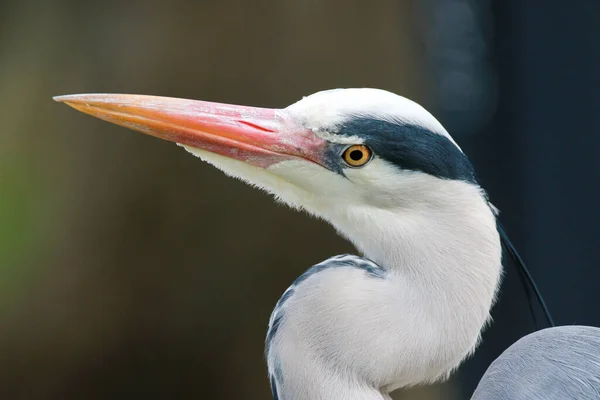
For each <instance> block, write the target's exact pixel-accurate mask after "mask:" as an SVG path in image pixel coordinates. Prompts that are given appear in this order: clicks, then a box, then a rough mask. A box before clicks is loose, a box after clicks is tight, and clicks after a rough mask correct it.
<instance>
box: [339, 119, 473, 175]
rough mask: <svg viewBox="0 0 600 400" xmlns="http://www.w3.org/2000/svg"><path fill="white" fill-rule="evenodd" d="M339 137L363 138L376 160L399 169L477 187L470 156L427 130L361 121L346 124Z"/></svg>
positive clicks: (342, 127)
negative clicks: (458, 181) (379, 159)
mask: <svg viewBox="0 0 600 400" xmlns="http://www.w3.org/2000/svg"><path fill="white" fill-rule="evenodd" d="M335 134H337V135H341V136H358V137H360V138H362V139H363V140H364V144H365V145H366V146H368V147H369V148H370V149H371V150H372V152H373V154H374V155H375V156H377V157H380V158H382V159H384V160H386V161H388V162H390V163H392V164H394V165H396V166H398V168H401V169H406V170H412V171H421V172H424V173H427V174H429V175H433V176H436V177H438V178H445V179H454V180H463V181H466V182H471V183H477V180H476V177H475V171H474V169H473V166H472V165H471V162H470V161H469V159H468V158H467V156H466V155H465V154H463V152H462V151H460V149H459V148H458V147H456V145H455V144H454V143H452V142H451V141H450V139H448V138H447V137H445V136H443V135H440V134H437V133H435V132H432V131H430V130H428V129H427V128H425V127H422V126H419V125H410V124H403V123H395V122H388V121H382V120H378V119H374V118H360V117H359V118H353V119H350V120H348V121H347V122H345V123H344V124H342V125H341V126H340V127H339V129H338V131H337V132H335Z"/></svg>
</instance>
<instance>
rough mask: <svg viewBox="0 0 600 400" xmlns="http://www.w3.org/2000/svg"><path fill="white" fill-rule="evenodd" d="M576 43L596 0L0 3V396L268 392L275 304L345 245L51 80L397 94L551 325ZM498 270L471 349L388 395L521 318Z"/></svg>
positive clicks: (572, 310)
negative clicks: (472, 183)
mask: <svg viewBox="0 0 600 400" xmlns="http://www.w3.org/2000/svg"><path fill="white" fill-rule="evenodd" d="M599 39H600V2H598V1H597V0H590V1H584V0H581V1H572V2H568V3H565V2H564V1H555V0H545V1H543V2H542V1H521V0H497V1H491V0H479V1H475V0H473V1H469V0H418V1H417V0H413V1H409V0H380V1H378V2H373V1H366V0H344V1H343V2H342V1H334V0H304V1H297V0H172V1H169V2H167V1H157V0H144V1H142V0H130V1H126V2H125V1H116V0H106V1H95V2H91V1H83V0H79V1H76V0H45V1H43V0H38V1H34V0H20V1H17V0H13V1H11V0H0V299H1V300H0V398H2V399H108V398H110V399H119V398H127V399H138V398H139V399H142V398H143V399H164V398H178V399H192V398H195V399H212V400H218V399H231V398H239V399H252V400H253V399H269V398H270V392H269V387H268V381H267V378H266V366H265V363H264V359H263V342H264V336H265V331H266V326H267V321H268V317H269V314H270V312H271V310H272V308H273V306H274V304H275V302H276V301H277V299H278V298H279V296H280V295H281V293H282V292H283V291H284V290H285V289H286V288H287V286H288V285H289V284H290V283H291V282H292V281H293V279H294V278H295V277H297V276H298V275H299V274H300V273H301V272H302V271H304V269H306V268H307V267H308V266H310V265H312V264H314V263H316V262H318V261H321V260H323V259H325V258H327V257H329V256H331V255H333V254H339V253H343V252H352V251H354V250H353V249H352V247H351V246H350V245H349V244H348V243H346V242H345V241H343V240H342V239H341V238H339V237H338V236H337V235H336V234H335V232H334V231H333V229H332V228H331V227H330V226H328V225H327V224H325V223H323V222H319V221H317V220H314V219H311V218H309V217H307V216H306V215H302V214H299V213H296V212H293V211H291V210H287V209H285V208H283V207H281V206H277V205H275V204H274V203H273V201H272V200H271V199H270V198H269V197H268V196H267V195H265V194H263V193H261V192H259V191H256V190H253V189H251V188H250V187H247V186H245V185H244V184H243V183H241V182H238V181H235V180H232V179H229V178H226V177H225V176H224V175H223V174H221V173H220V172H218V171H217V170H215V169H213V168H211V167H209V166H208V165H205V164H203V163H202V162H200V161H199V160H198V159H195V158H194V157H192V156H190V155H189V154H187V153H185V152H184V151H183V150H182V149H180V148H178V147H176V146H175V145H173V144H170V143H166V142H163V141H160V140H157V139H153V138H149V137H146V136H144V135H142V134H139V133H134V132H130V131H127V130H125V129H123V128H119V127H116V126H113V125H110V124H107V123H105V122H102V121H99V120H96V119H94V118H91V117H88V116H85V115H83V114H80V113H77V112H75V111H73V110H71V109H69V108H68V107H65V106H64V105H59V104H57V103H54V102H53V101H52V99H51V96H53V95H59V94H68V93H83V92H118V93H143V94H154V95H163V96H175V97H184V98H197V99H205V100H211V101H219V102H229V103H236V104H248V105H256V106H267V107H283V106H286V105H288V104H290V103H292V102H294V101H296V100H298V99H300V98H301V97H302V96H304V95H308V94H310V93H313V92H316V91H318V90H322V89H328V88H336V87H377V88H384V89H387V90H390V91H393V92H396V93H398V94H402V95H404V96H406V97H409V98H412V99H414V100H416V101H418V102H420V103H422V104H423V105H424V106H425V107H426V108H428V109H429V110H431V111H432V112H433V113H434V115H436V116H437V117H438V118H439V119H440V120H441V122H442V123H443V124H444V125H445V126H446V128H447V129H448V131H450V132H451V134H452V135H453V136H454V137H455V139H456V140H457V142H458V143H459V144H460V145H461V146H462V148H463V149H464V150H465V151H466V152H467V154H468V155H469V156H470V157H471V160H472V161H473V163H474V164H475V167H476V169H477V170H478V172H479V175H480V178H481V182H482V184H483V186H484V187H485V188H486V189H487V190H488V191H489V193H490V197H491V199H492V201H493V202H494V203H495V204H496V205H497V206H498V207H499V208H500V209H501V210H502V211H503V213H502V216H501V219H502V221H503V222H504V224H505V225H506V228H507V230H508V231H509V233H510V235H511V237H512V238H513V241H515V243H516V245H517V247H518V248H519V249H520V251H521V253H522V255H523V257H524V258H525V260H526V261H527V262H528V264H529V266H530V268H531V270H532V273H533V275H534V276H535V278H536V280H537V282H538V285H539V287H540V289H541V290H542V292H543V294H544V295H545V298H546V300H547V303H548V306H549V307H550V309H551V310H552V312H553V313H554V317H555V319H556V320H557V322H558V323H559V324H573V323H577V324H589V325H600V311H598V304H600V290H599V284H598V282H600V268H598V267H599V265H600V232H599V231H598V227H599V226H600V217H599V215H600V213H599V212H598V204H599V203H600V189H599V186H598V183H599V182H600V180H599V179H600V42H599ZM506 271H507V272H506V278H505V282H504V284H503V290H502V293H501V296H500V301H499V303H498V304H497V305H496V306H495V307H494V309H493V316H494V320H495V322H494V324H493V325H492V326H491V327H490V328H489V329H487V331H486V332H485V334H484V337H483V340H484V341H483V345H482V346H481V347H480V348H479V350H478V351H477V352H476V354H475V356H474V357H473V358H472V359H470V360H469V361H468V362H467V363H466V364H464V365H463V366H462V367H461V369H460V371H459V373H457V374H456V375H454V376H453V378H452V379H451V380H450V381H449V382H448V383H446V384H443V385H437V386H432V387H427V388H420V389H416V390H411V391H404V392H399V393H397V394H396V395H395V398H396V399H438V398H439V399H458V398H463V399H464V398H468V396H469V395H470V393H471V392H472V390H473V388H474V386H475V385H476V383H477V381H478V380H479V378H480V376H481V375H482V374H483V371H484V370H485V369H486V368H487V366H488V365H489V363H490V362H491V360H493V359H494V358H495V357H496V356H498V355H499V354H500V353H501V352H502V351H503V350H504V349H505V348H506V347H508V346H509V345H510V344H512V343H513V342H514V341H516V340H517V339H518V338H520V337H521V336H524V335H525V334H527V333H529V332H531V331H532V330H534V329H535V325H534V323H533V320H532V318H531V316H530V313H529V311H528V306H527V303H526V297H525V295H524V292H523V290H522V287H521V286H520V283H519V281H518V279H517V274H516V271H515V269H514V267H513V266H512V265H507V268H506ZM536 311H537V312H538V319H539V320H540V321H541V326H543V318H541V314H540V313H539V311H540V310H539V308H537V309H536Z"/></svg>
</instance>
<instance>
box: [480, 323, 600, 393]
mask: <svg viewBox="0 0 600 400" xmlns="http://www.w3.org/2000/svg"><path fill="white" fill-rule="evenodd" d="M483 399H485V400H500V399H502V400H520V399H527V400H567V399H576V400H598V399H600V328H596V327H589V326H560V327H555V328H548V329H543V330H540V331H537V332H534V333H531V334H529V335H527V336H525V337H523V338H521V339H520V340H518V341H517V342H516V343H515V344H513V345H512V346H510V347H509V348H508V349H507V350H506V351H504V353H502V354H501V355H500V357H498V358H497V359H496V360H495V361H494V362H493V363H492V364H491V365H490V367H489V368H488V370H487V371H486V373H485V374H484V376H483V378H482V379H481V381H480V382H479V385H478V386H477V389H476V390H475V393H474V394H473V397H472V398H471V400H483Z"/></svg>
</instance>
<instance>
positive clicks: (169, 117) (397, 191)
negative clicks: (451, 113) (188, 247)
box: [55, 89, 475, 217]
mask: <svg viewBox="0 0 600 400" xmlns="http://www.w3.org/2000/svg"><path fill="white" fill-rule="evenodd" d="M55 99H56V100H57V101H60V102H64V103H67V104H68V105H70V106H72V107H74V108H76V109H78V110H79V111H82V112H84V113H88V114H91V115H94V116H96V117H98V118H101V119H104V120H107V121H109V122H113V123H115V124H118V125H122V126H125V127H128V128H131V129H134V130H137V131H141V132H143V133H146V134H150V135H153V136H157V137H159V138H162V139H166V140H170V141H173V142H176V143H177V144H179V145H181V146H183V147H184V148H185V149H186V150H188V151H189V152H190V153H192V154H195V155H196V156H198V157H200V158H201V159H203V160H205V161H207V162H209V163H211V164H213V165H215V166H216V167H217V168H219V169H221V170H223V171H224V172H225V173H227V174H229V175H232V176H235V177H238V178H241V179H243V180H245V181H247V182H248V183H250V184H252V185H255V186H258V187H260V188H263V189H265V190H267V191H268V192H270V193H272V194H274V195H275V196H276V197H277V198H278V199H280V200H282V201H284V202H285V203H287V204H289V205H291V206H292V207H295V208H303V209H306V210H307V211H309V212H311V213H313V214H316V215H319V216H321V217H327V213H328V210H331V209H335V210H337V211H341V212H344V210H346V209H347V208H349V207H353V208H355V207H374V208H378V209H393V208H398V207H411V206H415V205H417V204H423V200H427V199H429V200H432V199H434V198H439V199H440V201H448V197H447V195H448V193H447V191H446V189H445V188H444V185H443V184H441V185H440V183H441V182H443V181H446V182H459V184H473V183H475V178H474V173H473V169H472V167H471V164H470V163H469V161H468V159H467V158H466V156H465V155H464V154H463V153H462V151H461V150H460V148H459V147H458V146H457V145H456V143H455V142H454V141H453V140H452V138H451V137H450V135H449V134H448V133H447V132H446V131H445V130H444V128H443V127H442V125H441V124H440V123H439V122H438V121H437V120H436V119H435V118H434V117H433V116H432V115H431V114H429V113H428V112H427V111H426V110H425V109H424V108H422V107H421V106H419V105H418V104H416V103H414V102H412V101H410V100H408V99H406V98H404V97H401V96H398V95H395V94H393V93H390V92H387V91H383V90H376V89H336V90H327V91H322V92H318V93H315V94H313V95H311V96H308V97H305V98H304V99H302V100H300V101H298V102H297V103H294V104H292V105H290V106H289V107H287V108H284V109H268V108H256V107H247V106H235V105H227V104H219V103H211V102H204V101H195V100H183V99H174V98H165V97H155V96H141V95H121V94H83V95H69V96H60V97H57V98H55ZM470 186H472V185H470ZM426 202H427V201H426Z"/></svg>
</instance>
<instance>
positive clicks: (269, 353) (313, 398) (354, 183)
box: [55, 89, 600, 400]
mask: <svg viewBox="0 0 600 400" xmlns="http://www.w3.org/2000/svg"><path fill="white" fill-rule="evenodd" d="M55 99H56V100H57V101H60V102H64V103H67V104H68V105H70V106H72V107H74V108H75V109H77V110H79V111H82V112H84V113H88V114H91V115H93V116H96V117H98V118H101V119H104V120H107V121H109V122H112V123H115V124H118V125H122V126H125V127H128V128H131V129H134V130H138V131H141V132H143V133H146V134H149V135H153V136H157V137H159V138H162V139H166V140H169V141H173V142H176V143H177V144H178V145H180V146H183V147H184V148H185V149H186V150H187V151H188V152H190V153H192V154H193V155H195V156H197V157H199V158H201V159H202V160H204V161H206V162H208V163H210V164H213V165H214V166H216V167H217V168H219V169H221V170H222V171H224V172H225V173H226V174H228V175H230V176H233V177H236V178H240V179H242V180H244V181H246V182H247V183H249V184H251V185H254V186H257V187H259V188H261V189H263V190H265V191H267V192H269V193H271V194H273V195H274V196H275V197H276V198H277V200H278V201H280V202H283V203H285V204H287V205H289V206H291V207H293V208H296V209H302V210H305V211H306V212H308V213H310V214H312V215H315V216H317V217H319V218H322V219H324V220H326V221H328V222H329V223H331V224H332V225H333V226H334V227H335V228H336V230H337V231H338V232H339V233H340V234H341V235H342V236H344V237H345V238H347V239H348V240H350V241H351V242H352V243H353V244H354V245H355V247H356V248H357V249H358V250H359V251H360V252H361V254H362V256H357V255H349V254H347V255H341V256H335V257H332V258H330V259H328V260H325V261H323V262H321V263H318V264H316V265H314V266H313V267H311V268H309V269H308V270H307V271H306V272H305V273H304V274H303V275H301V276H300V277H299V278H298V279H297V280H296V281H295V282H294V283H293V284H292V285H291V286H290V287H289V288H288V289H287V290H286V291H285V292H284V293H283V295H282V296H281V298H280V299H279V301H278V302H277V304H276V306H275V309H274V311H273V313H272V315H271V318H270V321H269V325H268V333H267V339H266V358H267V364H268V373H269V377H270V381H271V386H272V390H273V395H274V397H275V399H279V400H333V399H340V400H341V399H353V400H375V399H378V400H381V399H389V398H390V397H389V393H390V392H391V391H393V390H395V389H398V388H401V387H409V386H413V385H418V384H424V383H431V382H435V381H439V380H442V379H445V378H446V377H448V376H449V375H450V374H451V373H452V372H453V371H454V370H455V369H456V368H457V367H458V366H459V365H460V363H461V362H462V361H463V360H464V359H465V358H467V357H468V356H469V355H470V354H471V353H473V351H474V350H475V348H476V347H477V344H478V343H479V341H480V335H481V332H482V329H483V328H484V327H485V326H486V325H487V324H488V323H489V321H490V309H491V307H492V305H493V304H494V301H495V298H496V295H497V292H498V288H499V285H500V281H501V275H502V242H503V240H505V239H506V237H505V236H504V234H503V232H502V230H501V229H500V228H499V226H498V222H497V210H496V209H495V208H494V207H493V206H492V205H491V203H490V202H489V201H488V197H487V194H486V192H485V191H484V190H483V189H482V187H481V186H480V185H479V184H478V181H477V179H476V176H475V171H474V169H473V166H472V165H471V163H470V162H469V160H468V158H467V156H466V155H465V154H464V153H463V151H462V150H461V148H460V147H459V146H458V144H457V143H456V142H455V141H454V140H453V138H452V137H451V136H450V135H449V134H448V132H447V131H446V130H445V129H444V127H443V126H442V125H441V124H440V123H439V122H438V121H437V120H436V119H435V118H434V117H433V116H432V115H431V114H430V113H429V112H427V111H426V110H425V109H424V108H423V107H421V106H420V105H418V104H416V103H414V102H412V101H410V100H408V99H406V98H404V97H401V96H398V95H396V94H393V93H390V92H387V91H384V90H377V89H335V90H327V91H322V92H318V93H315V94H313V95H310V96H308V97H305V98H303V99H302V100H300V101H298V102H296V103H294V104H292V105H290V106H289V107H287V108H284V109H267V108H256V107H247V106H235V105H227V104H218V103H211V102H204V101H195V100H183V99H174V98H164V97H154V96H142V95H119V94H84V95H69V96H61V97H57V98H55ZM511 249H512V247H511ZM512 250H514V249H512ZM590 329H592V328H590ZM549 331H550V332H553V331H552V330H549ZM543 332H548V331H543ZM542 337H545V336H544V335H543V334H542ZM537 343H542V342H539V341H537ZM586 343H588V344H590V345H593V346H592V347H594V346H595V347H594V348H595V349H599V347H598V343H597V341H596V342H593V341H588V342H586ZM524 348H527V346H521V347H518V348H517V353H518V349H521V350H523V349H524ZM566 351H567V352H568V351H570V350H569V349H568V348H567V349H566ZM511 354H512V353H511ZM519 355H520V356H522V357H524V356H526V354H525V355H523V354H522V353H520V354H519ZM504 356H505V355H504ZM501 359H502V358H501ZM508 364H509V365H510V363H508ZM500 368H501V367H496V366H492V369H491V370H490V372H489V373H490V374H492V375H494V376H497V375H496V374H494V373H493V372H494V370H495V369H500ZM599 368H600V367H599V366H598V365H596V369H595V371H598V369H599ZM490 379H491V381H490ZM488 381H490V382H492V383H494V382H496V381H497V380H494V379H492V378H491V377H490V378H485V379H484V380H483V381H482V384H484V383H485V382H488ZM597 384H598V382H597V381H596V382H595V386H593V387H594V388H595V390H597ZM484 386H485V387H481V388H479V389H478V392H477V393H489V392H486V391H485V388H489V387H491V386H490V385H487V384H486V385H484ZM492 386H493V385H492ZM478 395H479V394H476V396H478ZM479 396H480V395H479ZM478 398H482V397H481V396H480V397H478ZM490 398H494V397H490ZM515 398H517V397H515ZM545 398H548V399H549V398H551V397H545ZM561 398H562V397H561Z"/></svg>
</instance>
